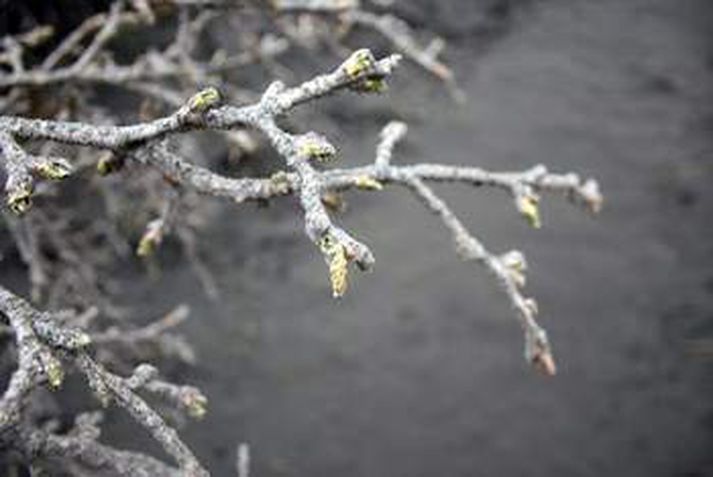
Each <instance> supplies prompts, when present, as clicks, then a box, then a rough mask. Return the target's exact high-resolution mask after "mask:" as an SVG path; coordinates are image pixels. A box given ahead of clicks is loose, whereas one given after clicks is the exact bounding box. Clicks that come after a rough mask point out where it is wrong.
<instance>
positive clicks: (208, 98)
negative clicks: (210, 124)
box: [188, 86, 222, 113]
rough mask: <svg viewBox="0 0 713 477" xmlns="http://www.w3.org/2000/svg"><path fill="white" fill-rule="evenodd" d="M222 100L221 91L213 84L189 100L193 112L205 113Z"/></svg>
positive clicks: (189, 106)
mask: <svg viewBox="0 0 713 477" xmlns="http://www.w3.org/2000/svg"><path fill="white" fill-rule="evenodd" d="M221 101H222V97H221V96H220V91H218V89H217V88H214V87H212V86H211V87H209V88H206V89H204V90H201V91H199V92H198V93H196V94H194V95H193V96H192V97H191V99H189V100H188V109H189V110H190V111H191V112H193V113H204V112H206V111H208V110H209V109H211V108H214V107H216V106H218V105H219V104H220V103H221Z"/></svg>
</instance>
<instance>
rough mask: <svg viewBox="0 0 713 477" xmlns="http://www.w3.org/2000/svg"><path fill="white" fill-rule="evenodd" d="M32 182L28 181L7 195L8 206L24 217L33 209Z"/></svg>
mask: <svg viewBox="0 0 713 477" xmlns="http://www.w3.org/2000/svg"><path fill="white" fill-rule="evenodd" d="M32 191H33V186H32V182H29V181H26V182H23V183H22V184H19V185H17V186H16V187H14V188H12V189H11V190H10V191H8V193H7V205H8V207H10V210H12V211H13V212H14V213H15V214H17V215H22V214H24V213H25V212H27V211H28V210H29V208H30V207H32Z"/></svg>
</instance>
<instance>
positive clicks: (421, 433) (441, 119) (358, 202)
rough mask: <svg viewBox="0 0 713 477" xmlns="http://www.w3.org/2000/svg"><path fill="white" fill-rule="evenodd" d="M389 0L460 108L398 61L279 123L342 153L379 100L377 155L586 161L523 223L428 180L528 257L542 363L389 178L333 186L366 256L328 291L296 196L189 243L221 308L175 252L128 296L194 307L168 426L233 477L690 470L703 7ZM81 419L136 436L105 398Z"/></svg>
mask: <svg viewBox="0 0 713 477" xmlns="http://www.w3.org/2000/svg"><path fill="white" fill-rule="evenodd" d="M397 11H398V12H399V13H400V14H401V15H402V16H403V17H404V18H405V19H407V20H409V21H410V22H411V23H412V24H414V25H415V26H418V27H422V28H428V29H429V30H431V31H433V32H435V33H437V34H439V35H442V36H443V37H444V38H445V39H446V40H447V41H448V42H449V49H448V61H449V64H451V65H453V67H454V70H455V72H456V74H457V77H458V79H459V81H460V84H461V86H462V87H463V89H464V90H465V92H466V93H467V95H468V98H469V101H468V103H467V104H465V105H464V106H462V107H458V106H456V105H454V103H453V102H452V101H450V99H449V97H448V95H447V94H446V92H445V91H444V89H443V88H442V86H441V85H439V84H437V83H436V82H434V81H432V80H431V79H430V78H428V77H427V76H426V75H425V74H423V73H422V72H421V71H419V70H418V69H417V68H415V67H413V66H412V65H406V66H405V67H404V69H403V70H401V71H399V73H398V74H397V76H396V78H395V81H394V83H393V85H392V88H391V92H390V93H389V94H388V95H387V96H386V97H383V98H361V97H356V96H348V97H339V98H334V99H329V100H326V101H320V102H316V103H314V104H313V105H310V106H308V107H306V108H305V109H304V110H303V111H301V112H300V113H299V116H298V117H297V120H296V121H295V124H303V125H305V124H307V125H309V128H311V129H316V130H320V131H323V132H325V133H326V134H327V135H328V137H330V139H332V140H333V142H335V143H337V144H340V146H341V149H342V151H343V157H342V159H341V161H343V162H344V163H345V164H357V163H367V162H370V161H372V160H373V150H374V145H375V143H376V138H377V134H378V131H379V129H380V128H381V127H382V126H383V125H384V124H385V123H386V122H387V121H388V120H389V119H391V118H393V117H398V118H401V119H403V120H405V121H407V122H408V123H409V124H410V132H409V135H408V136H407V141H406V143H405V144H403V145H402V146H400V147H399V148H398V149H397V152H396V157H395V159H394V160H395V161H398V162H403V163H411V162H431V161H433V162H444V163H451V164H465V165H474V166H482V167H484V168H488V169H493V170H510V169H523V168H526V167H529V166H531V165H534V164H537V163H543V164H546V165H547V166H548V167H549V168H550V169H551V170H553V171H577V172H580V173H582V174H583V175H591V176H595V177H597V178H598V179H599V180H600V183H601V185H602V188H603V192H604V194H605V198H606V202H605V208H604V210H603V212H602V214H601V215H600V216H598V217H596V218H591V217H588V216H587V215H586V214H585V213H583V212H582V211H581V210H579V209H577V208H576V207H572V206H571V205H569V204H567V203H566V201H563V200H561V198H559V197H546V198H545V199H544V201H543V203H542V212H543V220H544V228H543V229H541V230H532V229H530V228H528V227H527V226H526V224H525V223H524V221H523V220H521V219H520V218H519V217H518V216H517V213H516V212H515V211H514V210H513V208H512V205H511V202H510V200H509V198H508V197H507V196H505V195H504V194H503V193H501V192H500V191H495V190H474V189H472V188H469V187H457V188H453V187H449V186H445V187H444V186H438V187H437V191H438V192H439V193H442V194H443V196H444V197H445V198H446V199H447V200H448V201H449V202H450V203H451V205H452V206H453V209H454V210H455V211H456V213H458V214H459V215H460V216H461V217H462V218H463V219H464V221H465V223H466V224H467V225H468V226H469V227H470V228H471V230H473V231H474V232H475V233H476V235H478V236H479V237H481V238H482V239H483V241H484V242H485V244H486V245H488V246H489V247H490V249H491V250H493V251H506V250H509V249H511V248H520V249H521V250H523V251H524V252H525V253H526V255H527V256H528V259H529V263H530V265H531V267H530V268H531V271H530V274H529V278H530V280H529V283H528V288H527V290H528V292H529V293H530V294H532V295H533V296H536V297H537V299H538V302H539V304H540V309H541V319H540V321H541V323H542V324H543V325H544V326H545V327H546V328H547V329H548V330H549V332H550V337H551V339H552V341H553V343H554V349H555V353H556V356H557V358H558V362H559V366H560V373H559V375H558V376H557V377H555V378H554V379H544V378H542V377H539V376H537V375H535V374H534V373H533V372H532V371H531V370H530V369H529V368H528V366H527V365H526V363H525V362H524V360H523V359H522V353H521V349H522V337H521V333H520V330H519V327H518V325H517V324H516V322H515V321H514V319H513V318H512V316H511V315H512V314H511V312H510V310H509V309H508V304H507V302H506V300H505V299H504V297H503V296H502V295H501V293H500V291H499V290H498V289H497V287H496V285H495V284H494V283H493V281H492V279H491V277H490V276H488V274H487V273H486V272H485V271H484V270H482V269H479V268H477V267H475V266H474V265H473V264H463V263H460V262H459V261H458V259H457V257H456V255H455V253H454V251H453V250H452V248H451V243H450V238H449V236H448V234H447V232H446V231H445V230H444V229H443V228H442V227H441V225H440V223H439V221H438V220H437V219H436V218H434V217H432V216H430V215H429V214H428V213H427V212H426V211H425V209H423V207H422V206H421V205H420V204H419V203H418V202H417V201H415V200H414V199H413V198H412V197H411V196H410V195H409V194H408V193H407V192H406V191H404V190H399V189H392V188H389V189H387V190H386V191H384V192H381V193H361V194H357V193H353V194H350V195H349V196H348V200H349V205H350V207H349V210H348V212H347V213H346V214H345V215H344V216H342V217H340V218H339V221H340V222H341V223H343V224H344V225H345V226H346V227H347V228H348V229H349V230H352V231H354V232H355V233H356V234H357V235H358V236H359V237H361V238H364V239H365V241H366V242H367V243H368V244H370V246H371V247H372V249H373V250H374V252H375V254H376V256H377V266H376V268H375V270H374V272H373V273H371V274H368V275H355V276H354V280H353V286H352V288H351V290H350V292H349V293H348V294H347V296H346V297H345V298H344V299H343V300H341V301H339V302H335V301H333V300H331V298H330V296H329V291H328V285H327V283H326V277H325V272H324V264H323V261H322V258H321V257H320V256H318V253H317V252H316V251H315V250H314V247H313V246H312V245H311V244H310V243H308V241H307V240H305V239H304V236H303V233H302V221H301V218H300V216H299V213H298V210H299V209H298V205H297V203H296V202H295V200H294V199H284V200H282V201H279V202H276V203H275V204H274V205H273V206H272V207H270V208H269V209H264V208H256V207H253V206H250V205H248V206H243V207H240V208H234V209H231V210H230V211H229V212H228V215H226V216H225V217H224V220H220V221H219V222H217V223H214V224H213V225H212V226H211V229H209V230H206V232H205V233H204V234H203V236H202V241H201V243H202V250H203V254H204V255H205V257H206V259H207V260H208V262H209V264H210V265H211V268H212V270H213V271H214V273H215V274H216V277H217V278H218V281H219V285H220V288H221V291H222V296H221V301H220V302H218V303H216V302H211V301H210V300H209V299H207V298H206V297H205V295H204V294H203V292H202V290H201V287H200V285H199V283H198V282H197V280H196V279H195V277H194V275H193V274H192V273H191V271H190V270H189V269H188V268H187V267H186V266H185V264H184V263H182V262H180V261H176V262H175V263H166V264H165V265H164V268H163V273H162V274H161V276H160V277H159V278H155V279H153V281H151V280H149V283H146V282H142V283H139V284H136V285H135V286H132V287H130V288H129V291H127V293H128V295H127V296H131V297H133V298H134V299H135V300H136V302H137V303H143V307H144V309H145V310H146V311H147V312H148V311H155V312H159V311H165V310H166V309H167V308H168V307H169V306H171V305H172V304H175V303H177V302H186V303H188V304H190V305H191V307H192V309H193V314H192V319H191V320H190V321H189V322H188V323H187V324H186V325H185V326H184V328H183V330H184V331H185V333H186V334H187V335H188V337H189V339H190V342H191V343H192V344H193V345H194V346H195V348H196V351H197V355H198V360H199V364H198V365H197V366H196V367H195V368H193V369H187V370H185V369H175V370H174V376H172V377H177V378H178V379H180V380H183V381H185V382H190V383H193V384H196V385H198V386H199V387H201V388H202V389H203V390H204V392H205V393H206V394H207V396H208V398H209V399H210V403H209V412H208V415H207V416H206V418H205V419H204V420H203V421H202V422H196V423H191V424H190V425H189V426H188V427H186V428H184V429H183V430H182V434H183V435H184V436H185V437H186V439H187V441H188V443H189V445H190V446H191V447H192V448H193V449H194V450H195V451H196V452H197V454H198V456H199V457H200V458H201V459H202V460H203V462H205V463H206V464H207V465H208V467H209V468H210V469H211V470H212V471H213V472H214V473H215V474H216V475H230V474H231V473H233V469H234V461H235V448H236V445H237V443H238V442H248V443H250V445H251V450H252V457H253V475H256V476H278V475H285V476H306V475H310V476H328V475H329V476H341V477H351V476H389V477H398V476H409V477H418V476H432V475H447V476H453V477H455V476H481V475H482V476H508V477H509V476H528V477H535V476H553V475H566V476H602V475H611V476H619V475H627V476H648V477H654V476H686V477H697V476H710V475H713V405H712V404H711V397H713V393H712V391H713V379H712V377H713V374H712V373H711V371H713V267H711V264H713V261H712V259H713V256H712V253H713V240H712V238H713V222H712V221H711V211H712V210H713V208H712V206H713V187H712V186H711V184H712V183H713V166H712V164H713V162H711V161H712V159H713V81H711V79H712V77H713V3H711V2H710V1H708V0H680V1H676V2H673V1H670V0H602V1H598V2H592V1H584V0H566V1H565V0H545V1H530V2H507V1H495V0H492V1H474V2H468V1H460V2H458V1H442V2H437V1H425V0H424V1H418V2H400V3H397ZM366 40H368V37H365V41H366ZM362 44H363V45H364V46H370V45H369V44H368V43H366V44H365V43H362ZM315 62H317V60H315ZM327 64H328V63H325V64H324V65H321V67H326V66H327ZM317 68H318V67H315V70H316V69H317ZM303 119H304V121H302V120H303ZM106 429H107V432H106V434H105V437H104V439H105V440H106V441H107V442H112V443H116V444H119V445H122V446H125V447H130V448H137V447H138V448H142V447H144V445H145V441H144V436H143V430H141V429H139V428H138V427H135V426H134V425H133V424H130V423H128V420H127V419H126V418H125V416H124V415H123V413H122V412H120V411H116V412H113V411H112V412H110V413H109V415H108V422H107V426H106Z"/></svg>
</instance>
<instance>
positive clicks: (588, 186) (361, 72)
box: [0, 50, 601, 374]
mask: <svg viewBox="0 0 713 477" xmlns="http://www.w3.org/2000/svg"><path fill="white" fill-rule="evenodd" d="M397 61H398V57H388V58H385V59H382V60H379V61H377V60H375V59H374V57H373V56H372V54H371V53H370V52H369V51H368V50H359V51H357V52H355V53H354V54H352V55H351V56H350V57H349V59H347V60H346V61H345V62H344V63H343V64H341V65H340V66H339V67H338V68H336V69H335V70H334V71H333V72H331V73H328V74H325V75H320V76H317V77H316V78H314V79H312V80H309V81H306V82H304V83H302V84H301V85H299V86H296V87H293V88H287V87H286V86H285V85H283V84H282V83H280V82H275V83H273V84H271V85H270V86H269V87H268V88H267V90H266V91H265V93H264V94H263V95H262V98H261V99H260V101H259V102H257V103H255V104H252V105H248V106H242V107H236V106H231V105H221V104H220V103H221V98H220V95H219V93H218V91H217V90H215V89H213V88H209V89H207V90H204V91H201V92H200V93H198V94H196V95H195V96H193V97H192V98H190V99H189V100H188V101H187V102H186V103H185V105H184V106H182V107H181V108H180V109H178V110H177V111H176V112H175V113H173V114H171V115H169V116H165V117H162V118H158V119H156V120H154V121H151V122H147V123H142V124H137V125H130V126H94V125H89V124H79V123H67V122H60V121H40V120H30V119H24V118H9V117H0V132H1V133H2V134H3V135H1V136H0V145H3V147H4V149H5V150H8V151H12V152H13V154H12V155H11V159H8V160H6V165H7V166H6V167H7V170H8V175H9V182H8V183H9V184H15V183H18V182H21V183H23V184H24V183H27V178H28V177H29V176H28V174H27V172H26V171H27V170H28V169H29V168H30V166H29V165H26V164H31V163H33V160H30V159H27V157H29V156H23V154H22V150H21V149H20V148H19V146H17V144H16V143H15V142H14V138H15V137H20V138H29V139H49V140H53V141H59V142H64V143H69V144H80V145H89V146H94V147H99V148H106V149H111V150H113V151H114V152H115V154H118V155H120V156H121V157H131V158H135V159H136V160H138V161H139V162H141V163H143V164H145V165H148V166H153V167H155V168H157V169H159V170H160V171H162V172H163V173H164V174H165V176H166V177H167V178H169V180H170V181H171V182H172V183H174V184H176V185H177V186H180V187H187V188H190V189H193V190H196V191H198V192H201V193H204V194H207V195H213V196H225V197H229V198H232V199H233V200H235V201H236V202H243V201H245V200H255V199H267V198H270V197H274V196H278V195H284V194H287V193H291V192H294V193H296V194H297V195H298V196H299V199H300V204H301V205H302V209H303V211H304V217H305V232H306V234H307V236H308V237H309V239H310V240H311V241H312V242H314V243H316V244H317V245H318V247H319V249H320V250H321V252H322V253H323V255H324V258H325V261H326V262H327V265H328V268H329V275H330V280H331V282H332V291H333V294H334V296H335V297H339V296H342V295H343V294H344V293H345V291H346V289H347V283H348V281H347V277H348V273H347V268H348V265H349V263H351V262H352V261H354V262H355V263H356V264H357V265H359V266H360V268H368V267H370V266H371V264H372V263H373V262H374V257H373V254H372V252H371V251H370V250H369V248H368V247H367V246H366V245H364V244H362V243H361V242H359V241H357V240H356V239H354V238H353V237H352V236H351V235H350V234H348V233H347V232H346V231H344V230H343V229H342V228H340V227H338V226H336V225H335V224H334V223H333V222H332V220H331V218H330V217H329V215H328V214H327V210H326V208H325V206H324V204H323V201H322V198H323V196H324V194H325V193H326V192H327V191H329V190H339V189H344V188H349V187H356V188H361V189H379V188H381V187H382V184H388V183H395V184H400V185H403V186H406V187H408V188H409V189H411V190H412V191H413V192H414V193H415V194H416V196H417V197H419V198H420V199H421V200H422V201H423V202H424V204H425V205H426V206H427V207H428V208H429V209H430V210H431V211H433V212H434V213H436V214H437V215H438V216H440V217H441V219H442V220H443V222H444V224H445V225H446V227H447V228H448V229H449V230H450V231H451V233H452V234H453V237H454V241H455V243H456V248H457V250H458V252H459V254H460V255H461V256H462V257H463V258H465V259H469V260H476V261H478V262H481V263H483V264H484V265H485V266H486V267H487V268H488V269H489V270H490V271H491V272H492V273H493V274H494V275H495V276H496V277H497V278H498V280H499V282H500V283H501V284H502V286H503V289H504V290H505V292H506V294H507V296H508V298H509V300H510V302H511V304H512V306H513V308H514V309H515V310H516V312H517V315H518V317H519V318H520V321H521V323H522V326H523V328H524V329H525V335H526V352H525V355H526V357H527V359H528V360H529V361H531V362H533V363H535V364H536V365H537V366H538V367H539V368H540V369H543V370H544V371H546V372H547V373H548V374H552V373H554V361H553V358H552V354H551V351H550V347H549V344H548V340H547V337H546V334H545V332H544V330H542V328H540V326H539V325H538V324H537V322H536V321H535V315H536V312H537V306H536V304H535V301H534V300H533V299H530V298H525V297H524V296H523V295H522V294H521V293H520V288H521V287H522V286H523V285H524V271H525V261H524V258H523V256H522V254H521V253H520V252H517V251H515V252H509V253H507V254H504V255H501V256H496V255H493V254H492V253H490V252H489V251H488V250H487V249H486V248H485V247H484V246H483V245H482V244H481V243H480V242H479V241H478V240H477V239H476V238H475V237H474V236H473V235H472V234H470V233H469V232H468V231H467V229H466V228H465V227H464V226H463V225H462V223H461V222H460V221H459V220H458V219H457V217H456V216H455V215H454V214H453V212H452V211H451V210H450V208H449V207H448V206H447V204H445V202H443V201H442V199H440V198H439V197H438V196H437V195H436V194H435V193H434V192H433V190H432V189H431V188H430V187H429V186H427V185H426V183H425V182H427V181H437V182H445V181H458V182H464V183H469V184H472V185H475V186H492V187H497V188H500V189H504V190H506V191H507V192H508V193H509V194H510V195H511V197H512V198H513V201H514V204H515V206H516V208H517V210H518V211H519V212H520V213H521V214H522V215H523V216H524V217H525V218H526V219H527V220H528V222H529V223H530V224H531V225H532V226H534V227H539V226H540V222H541V220H540V215H539V209H538V202H539V200H540V197H539V195H540V193H541V192H542V191H556V192H561V193H564V194H566V195H567V196H569V197H570V198H572V199H573V200H575V201H578V202H580V203H583V204H586V205H587V206H589V208H590V209H592V210H593V211H597V210H598V209H599V207H600V205H601V195H600V193H599V190H598V186H597V183H596V181H594V180H591V179H589V180H586V181H582V180H581V179H580V178H579V176H577V175H576V174H572V173H570V174H564V175H560V174H551V173H549V172H548V171H547V169H546V168H545V167H544V166H542V165H538V166H536V167H533V168H531V169H529V170H526V171H524V172H489V171H485V170H483V169H480V168H475V167H456V166H446V165H440V164H417V165H412V166H394V165H392V164H391V156H392V154H393V148H394V146H395V144H396V143H397V142H398V141H399V140H400V139H401V138H402V137H403V136H404V135H405V133H406V126H405V125H404V124H402V123H391V124H389V125H388V126H387V127H386V128H384V130H383V132H382V140H381V143H380V144H379V145H378V147H377V153H376V159H375V161H374V163H373V164H372V165H368V166H362V167H353V168H349V169H333V170H327V171H325V172H320V171H318V170H317V169H316V168H315V167H314V166H313V164H312V163H313V162H314V161H320V162H324V161H326V160H329V159H331V158H332V157H334V156H335V154H336V148H335V147H334V146H332V145H331V144H330V143H329V142H328V141H327V140H326V139H325V138H324V137H322V136H321V135H319V134H317V133H314V132H309V133H306V134H300V135H294V134H291V133H288V132H286V131H285V130H283V129H281V128H280V127H279V126H278V125H277V123H276V121H275V119H276V118H277V117H279V116H282V115H284V114H286V113H287V112H289V111H290V110H291V109H292V108H294V107H295V106H297V105H299V104H302V103H304V102H307V101H310V100H313V99H316V98H319V97H321V96H324V95H326V94H329V93H331V92H333V91H336V90H339V89H343V88H351V89H355V90H357V91H365V92H372V91H380V90H382V89H383V85H384V79H385V78H386V77H387V76H388V75H390V74H391V72H392V69H393V67H394V66H395V65H396V63H397ZM235 127H240V128H243V127H251V128H254V129H257V130H259V131H261V132H262V133H263V134H264V135H265V136H267V138H268V139H269V141H270V143H271V144H272V146H273V147H274V148H275V149H276V150H277V152H278V153H279V154H280V155H281V156H282V157H283V158H284V161H285V164H286V166H287V167H288V168H289V169H290V170H291V172H290V173H282V174H281V175H280V174H277V175H275V176H273V177H271V178H270V179H253V178H228V177H224V176H221V175H219V174H216V173H213V172H211V171H209V170H207V169H205V168H203V167H200V166H197V165H194V164H192V163H190V162H188V161H186V160H185V159H183V158H181V157H180V156H179V155H178V154H176V153H174V152H172V151H171V149H170V147H169V146H168V144H167V142H166V140H167V138H168V137H169V136H171V135H175V134H179V133H184V132H187V131H190V130H194V129H220V130H223V129H231V128H235ZM35 162H36V161H35ZM21 166H22V167H21ZM17 170H19V171H21V172H22V175H21V176H20V177H21V178H22V180H23V181H20V180H18V179H16V178H14V175H16V174H19V173H16V174H13V171H17ZM23 190H25V189H23ZM17 195H18V194H17V193H16V192H14V191H13V189H12V188H11V189H10V190H9V197H10V198H12V197H15V196H17ZM11 204H12V202H11ZM15 209H17V207H15ZM22 210H24V209H22ZM22 210H20V211H22ZM170 211H171V207H170V205H167V206H166V208H165V209H164V213H163V214H162V217H160V218H159V219H157V221H154V222H152V223H151V224H150V226H149V228H148V230H147V232H146V234H145V235H144V239H143V240H142V244H140V246H139V251H140V252H145V251H146V250H148V249H149V248H150V247H149V245H147V244H146V243H148V242H150V245H151V247H154V246H155V245H157V244H158V243H160V240H161V238H162V237H163V233H164V227H165V225H166V223H167V221H168V217H169V216H170ZM143 242H146V243H143Z"/></svg>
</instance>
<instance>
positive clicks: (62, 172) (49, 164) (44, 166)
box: [35, 158, 72, 180]
mask: <svg viewBox="0 0 713 477" xmlns="http://www.w3.org/2000/svg"><path fill="white" fill-rule="evenodd" d="M35 170H36V171H37V173H38V174H39V175H40V176H42V177H43V178H44V179H49V180H60V179H64V178H66V177H68V176H69V175H70V174H71V173H72V165H71V164H70V163H69V162H67V161H66V160H64V159H61V158H52V159H49V160H43V161H42V162H40V163H39V164H37V166H35Z"/></svg>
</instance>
